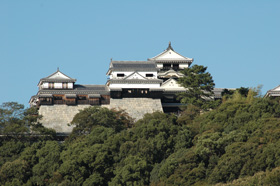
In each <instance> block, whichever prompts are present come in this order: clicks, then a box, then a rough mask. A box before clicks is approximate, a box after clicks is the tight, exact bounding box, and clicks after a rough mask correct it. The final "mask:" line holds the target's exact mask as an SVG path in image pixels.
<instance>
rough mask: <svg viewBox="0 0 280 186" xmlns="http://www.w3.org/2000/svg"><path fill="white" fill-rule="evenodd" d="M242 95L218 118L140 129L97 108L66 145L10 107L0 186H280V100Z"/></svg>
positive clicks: (186, 118)
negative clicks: (33, 136)
mask: <svg viewBox="0 0 280 186" xmlns="http://www.w3.org/2000/svg"><path fill="white" fill-rule="evenodd" d="M241 93H242V92H240V91H236V92H235V93H234V94H233V95H230V96H227V97H226V96H224V98H223V100H222V103H221V104H220V105H219V106H218V107H217V108H216V109H212V110H211V111H204V112H201V110H200V109H198V108H197V107H196V106H189V107H188V108H187V109H186V110H185V111H184V112H182V114H181V115H180V116H175V115H167V114H164V113H160V112H156V113H153V114H147V115H145V117H144V118H143V119H141V120H139V121H137V122H136V123H133V121H132V120H131V119H130V118H129V117H128V116H127V115H126V114H125V113H124V112H122V111H115V110H108V109H106V108H101V107H91V108H88V109H85V110H83V111H81V112H80V113H79V114H77V115H76V117H75V118H74V119H73V122H72V124H75V125H76V128H75V129H74V131H73V132H72V134H71V135H70V136H69V138H67V139H66V140H65V141H64V142H63V143H60V142H58V141H56V140H54V139H55V134H54V133H53V131H51V130H47V129H44V128H43V127H42V126H40V125H38V126H40V127H38V126H37V125H36V124H37V123H36V118H37V116H36V114H35V113H34V112H35V111H34V110H30V109H27V110H25V109H23V107H20V106H19V105H18V104H16V103H13V104H3V105H2V107H1V109H0V125H1V133H2V134H4V136H2V137H1V147H0V167H1V168H0V184H1V185H7V186H8V185H9V186H10V185H53V186H54V185H59V186H64V185H65V186H66V185H67V186H69V185H70V186H71V185H110V186H113V185H129V186H131V185H135V186H136V185H152V186H164V185H197V186H201V185H202V186H203V185H216V186H226V185H233V186H237V185H280V141H279V139H280V118H279V117H280V104H279V100H278V99H268V98H261V97H258V96H256V93H255V92H254V91H252V90H250V91H249V92H248V93H246V94H241ZM36 126H37V127H36ZM19 129H20V130H19ZM35 129H36V130H35ZM23 133H25V134H37V135H38V137H37V138H30V137H29V136H28V135H22V134H23Z"/></svg>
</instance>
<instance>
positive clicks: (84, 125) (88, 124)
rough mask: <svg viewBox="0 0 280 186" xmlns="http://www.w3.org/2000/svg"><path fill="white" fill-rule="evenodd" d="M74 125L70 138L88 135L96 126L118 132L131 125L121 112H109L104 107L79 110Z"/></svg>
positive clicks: (125, 115) (73, 121) (127, 117)
mask: <svg viewBox="0 0 280 186" xmlns="http://www.w3.org/2000/svg"><path fill="white" fill-rule="evenodd" d="M71 124H72V125H75V128H74V129H73V132H72V136H73V135H74V136H75V135H78V136H79V135H84V134H89V133H90V132H91V130H92V129H93V128H94V127H96V126H104V127H108V128H113V129H115V130H116V131H120V130H122V129H124V128H125V127H129V126H131V124H132V120H131V118H130V117H129V116H128V115H127V114H126V113H125V112H124V111H122V110H120V111H117V110H109V109H108V108H104V107H88V108H85V109H84V110H81V111H80V112H79V113H78V114H76V115H75V117H74V118H73V120H72V122H71Z"/></svg>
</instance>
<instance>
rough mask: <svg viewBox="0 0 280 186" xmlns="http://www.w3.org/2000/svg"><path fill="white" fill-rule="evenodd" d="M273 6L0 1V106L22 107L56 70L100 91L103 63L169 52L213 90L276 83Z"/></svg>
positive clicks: (217, 0) (274, 1) (255, 2)
mask: <svg viewBox="0 0 280 186" xmlns="http://www.w3.org/2000/svg"><path fill="white" fill-rule="evenodd" d="M279 9H280V1H279V0H269V1H263V0H262V1H261V0H231V1H230V0H228V1H224V0H212V1H207V0H204V1H202V0H195V1H194V0H192V1H190V0H184V1H183V0H181V1H179V0H174V1H167V0H154V1H148V0H147V1H145V0H143V1H135V0H122V1H113V0H112V1H109V0H107V1H106V0H104V1H94V0H83V1H77V0H76V1H74V0H59V1H56V0H25V1H22V0H1V1H0V69H1V71H0V78H1V87H0V89H1V91H0V104H1V103H3V102H8V101H16V102H19V103H22V104H25V105H26V106H28V101H29V99H30V97H31V96H32V95H35V94H36V93H37V91H38V87H37V83H38V82H39V80H40V79H41V78H43V77H46V76H48V75H50V74H52V73H53V72H55V71H56V69H57V67H59V68H60V70H61V71H62V72H63V73H65V74H66V75H68V76H70V77H72V78H76V79H77V83H78V84H105V83H106V80H107V77H106V72H107V69H108V67H109V63H110V59H111V58H113V60H146V59H147V58H151V57H154V56H156V55H157V54H159V53H161V52H162V51H163V50H165V49H166V48H167V46H168V42H169V41H171V43H172V46H173V48H174V50H175V51H177V52H179V53H180V54H182V55H184V56H186V57H190V58H194V64H198V65H204V66H207V67H208V71H209V72H210V73H211V74H212V76H213V79H214V81H215V84H216V87H218V88H238V87H241V86H243V87H256V86H258V85H263V89H262V93H263V94H265V92H266V91H267V90H269V89H272V88H274V87H276V86H278V85H279V84H280V78H278V74H279V73H278V72H279V67H280V37H279V33H280V21H279V18H280V11H279Z"/></svg>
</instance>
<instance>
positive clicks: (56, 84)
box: [54, 83, 62, 88]
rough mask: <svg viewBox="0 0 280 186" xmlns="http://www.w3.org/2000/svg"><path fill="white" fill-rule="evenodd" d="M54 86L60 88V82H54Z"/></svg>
mask: <svg viewBox="0 0 280 186" xmlns="http://www.w3.org/2000/svg"><path fill="white" fill-rule="evenodd" d="M54 88H62V83H54Z"/></svg>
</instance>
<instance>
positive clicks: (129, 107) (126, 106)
mask: <svg viewBox="0 0 280 186" xmlns="http://www.w3.org/2000/svg"><path fill="white" fill-rule="evenodd" d="M89 106H90V105H75V106H68V105H41V106H40V108H39V114H40V115H42V116H43V118H42V119H41V121H40V122H41V123H42V124H43V125H44V126H45V127H47V128H52V129H55V130H56V132H59V133H70V132H72V129H73V126H68V125H67V124H69V123H70V122H71V121H72V119H73V118H74V116H75V115H76V114H77V113H78V112H79V111H80V110H83V109H85V108H87V107H89ZM102 107H107V108H109V109H111V108H115V109H123V110H125V111H126V112H127V113H128V114H129V115H130V116H131V117H132V118H134V119H135V120H136V121H137V120H139V119H141V118H142V117H143V116H144V115H145V114H146V113H152V112H155V111H161V112H163V109H162V105H161V100H160V99H152V98H123V99H110V105H102Z"/></svg>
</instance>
